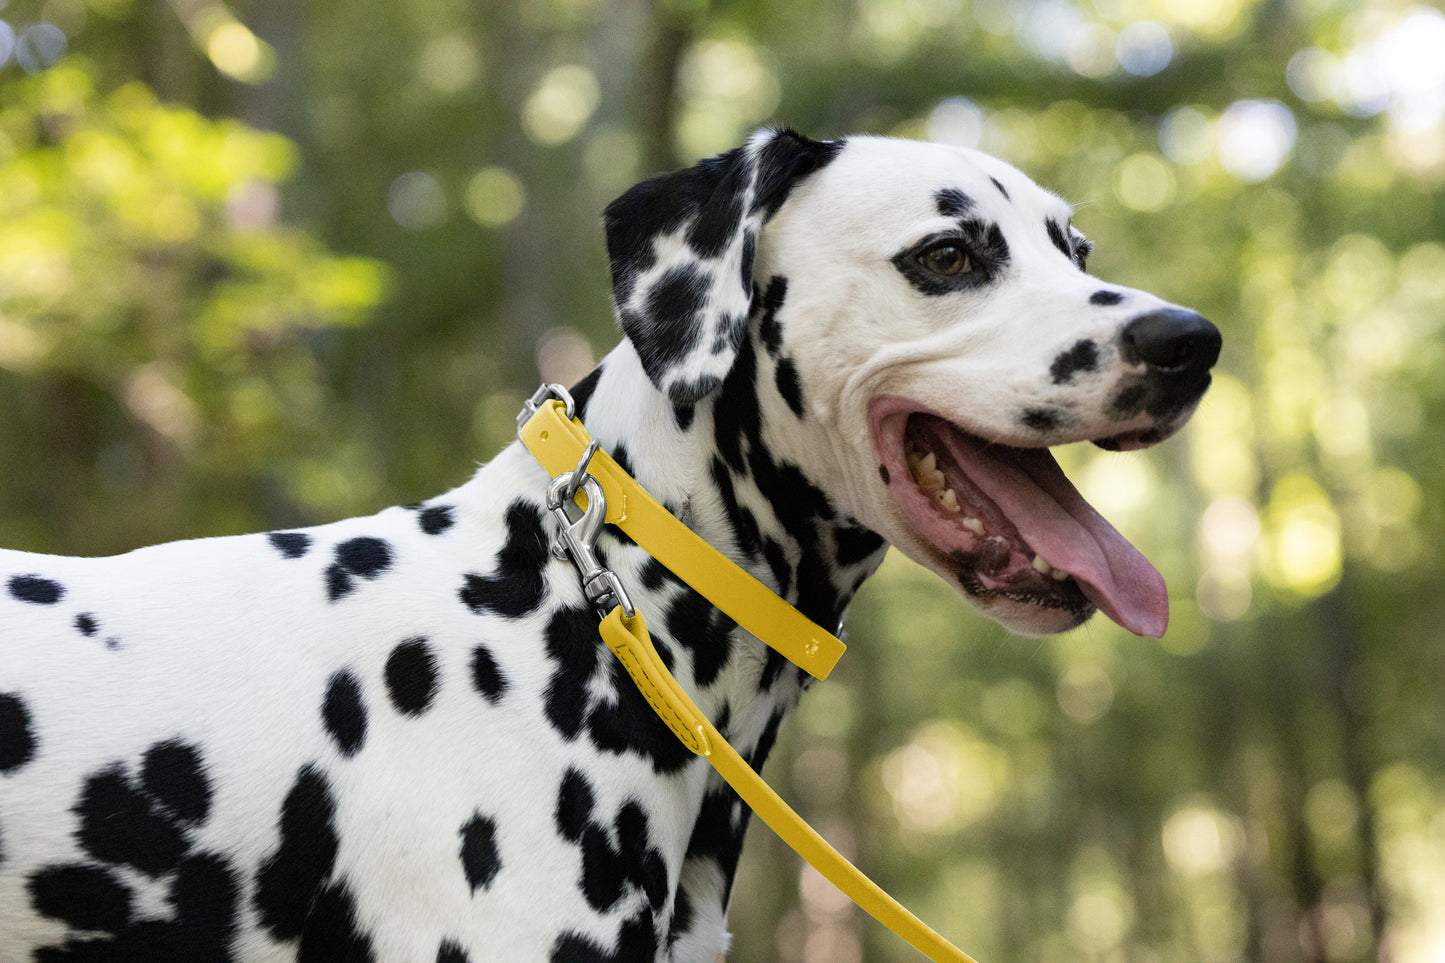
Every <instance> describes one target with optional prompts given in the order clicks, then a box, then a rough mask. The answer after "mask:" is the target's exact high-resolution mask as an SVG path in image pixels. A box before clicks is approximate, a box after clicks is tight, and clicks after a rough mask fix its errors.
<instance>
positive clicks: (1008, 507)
mask: <svg viewBox="0 0 1445 963" xmlns="http://www.w3.org/2000/svg"><path fill="white" fill-rule="evenodd" d="M948 441H949V447H950V448H951V449H953V453H954V456H955V457H956V458H958V460H959V464H960V465H962V466H963V467H964V469H965V470H966V471H967V472H968V477H969V479H970V480H972V481H973V483H974V484H976V485H977V486H978V487H979V488H980V489H982V491H983V492H984V494H986V495H988V497H989V498H991V499H992V500H993V502H994V504H995V505H997V506H998V507H999V510H1000V511H1002V512H1003V513H1004V515H1005V516H1007V518H1008V520H1009V521H1010V522H1013V524H1014V527H1015V528H1017V529H1018V531H1019V534H1020V535H1022V536H1023V538H1024V541H1026V542H1028V543H1029V545H1030V547H1032V548H1033V550H1034V551H1035V552H1036V553H1038V554H1039V555H1042V556H1043V557H1044V558H1045V559H1046V560H1047V561H1048V562H1049V564H1051V565H1053V566H1054V567H1055V568H1061V569H1063V570H1064V571H1066V572H1068V573H1069V574H1070V575H1072V576H1074V579H1075V580H1076V581H1077V582H1078V583H1079V587H1080V588H1081V589H1083V591H1084V595H1085V596H1087V597H1088V599H1089V601H1091V602H1093V603H1094V604H1095V605H1097V606H1098V607H1099V611H1101V612H1103V613H1104V614H1105V615H1107V616H1108V617H1109V618H1111V619H1113V620H1114V621H1115V622H1117V623H1119V624H1120V625H1122V626H1123V627H1124V628H1126V629H1128V630H1129V631H1130V632H1133V633H1135V634H1137V635H1151V636H1154V637H1155V638H1158V637H1159V636H1161V635H1163V634H1164V628H1165V626H1167V625H1168V624H1169V595H1168V592H1167V591H1166V589H1165V587H1164V576H1162V575H1160V574H1159V571H1158V569H1156V568H1155V567H1154V566H1153V565H1150V564H1149V560H1148V559H1147V558H1145V557H1144V556H1143V555H1142V554H1141V553H1140V552H1139V550H1138V549H1137V548H1135V547H1134V546H1133V545H1131V544H1129V540H1128V539H1126V538H1125V537H1124V536H1123V535H1120V534H1119V530H1118V529H1116V528H1115V527H1114V526H1113V525H1110V524H1109V522H1108V520H1107V519H1105V518H1104V516H1102V515H1100V514H1099V513H1098V512H1096V511H1094V506H1092V505H1090V504H1089V503H1088V502H1086V501H1085V500H1084V496H1083V495H1080V494H1079V491H1078V489H1076V488H1075V487H1074V486H1073V483H1071V482H1070V481H1069V479H1068V478H1067V477H1065V475H1064V472H1063V469H1061V468H1059V463H1058V462H1056V461H1054V456H1053V455H1051V454H1049V452H1048V449H1045V448H1006V447H1001V446H997V445H986V444H984V443H982V442H980V441H978V440H976V439H973V438H969V437H967V436H962V435H958V434H952V435H951V436H950V437H949V439H948Z"/></svg>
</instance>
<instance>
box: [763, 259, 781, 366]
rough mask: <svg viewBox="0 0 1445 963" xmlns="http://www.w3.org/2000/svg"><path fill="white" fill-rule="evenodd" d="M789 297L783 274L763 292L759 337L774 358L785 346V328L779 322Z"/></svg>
mask: <svg viewBox="0 0 1445 963" xmlns="http://www.w3.org/2000/svg"><path fill="white" fill-rule="evenodd" d="M787 297H788V279H787V278H785V277H783V276H782V275H781V274H778V275H774V276H773V278H772V280H770V281H769V282H768V289H767V290H766V291H764V292H763V298H762V301H761V303H760V305H759V310H760V311H761V315H760V317H759V320H758V336H759V337H760V338H762V340H763V347H765V348H766V349H767V351H768V354H770V355H772V356H773V357H775V358H776V357H777V356H778V352H779V351H780V350H781V349H782V346H783V326H782V325H781V324H780V323H779V322H778V309H779V308H781V307H782V306H783V302H784V301H785V300H787Z"/></svg>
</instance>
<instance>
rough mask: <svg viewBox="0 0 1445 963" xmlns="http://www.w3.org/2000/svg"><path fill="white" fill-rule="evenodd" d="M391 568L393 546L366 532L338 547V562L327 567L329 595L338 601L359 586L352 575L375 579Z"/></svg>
mask: <svg viewBox="0 0 1445 963" xmlns="http://www.w3.org/2000/svg"><path fill="white" fill-rule="evenodd" d="M390 567H391V546H390V545H389V544H387V543H386V542H385V541H384V540H382V539H380V538H373V537H371V536H369V535H363V536H360V537H358V538H349V539H347V540H346V541H344V542H342V543H341V544H339V545H337V546H336V561H335V562H333V563H332V564H330V565H328V566H327V567H326V597H327V598H328V599H330V600H331V601H332V602H336V601H338V600H340V599H341V598H343V597H344V596H346V595H349V594H350V593H351V592H352V590H353V589H354V588H355V587H356V583H355V581H354V580H353V579H352V577H351V576H353V575H358V576H360V577H361V578H364V579H374V578H376V577H377V576H378V575H380V574H381V573H382V572H384V571H386V570H387V569H388V568H390Z"/></svg>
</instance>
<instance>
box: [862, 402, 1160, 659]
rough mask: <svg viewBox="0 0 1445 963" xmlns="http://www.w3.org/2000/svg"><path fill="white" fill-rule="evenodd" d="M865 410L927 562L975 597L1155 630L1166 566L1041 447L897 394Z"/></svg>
mask: <svg viewBox="0 0 1445 963" xmlns="http://www.w3.org/2000/svg"><path fill="white" fill-rule="evenodd" d="M869 420H870V424H871V427H872V431H873V443H874V447H875V449H876V450H877V453H878V455H879V457H880V458H881V459H882V467H883V469H884V471H883V475H884V477H885V480H886V481H887V482H888V488H889V491H890V493H891V494H892V496H893V499H894V502H895V503H896V504H897V505H898V507H899V509H900V510H901V512H902V513H903V515H904V516H905V517H906V519H907V520H908V521H909V523H910V524H911V525H912V527H913V528H914V530H915V532H916V533H917V535H918V536H919V538H920V539H921V540H922V541H923V542H925V543H926V548H927V551H928V554H929V555H930V556H932V557H931V559H930V560H928V561H926V562H925V564H931V567H933V568H935V569H936V570H938V571H940V572H941V573H944V574H947V575H952V576H953V577H954V578H955V579H956V580H957V581H958V583H959V585H960V586H961V587H962V588H963V590H964V591H965V592H967V593H968V594H969V595H971V596H973V597H974V598H975V599H976V600H978V601H979V602H980V603H987V602H990V601H996V600H1000V599H1002V600H1007V601H1009V602H1012V603H1015V604H1016V606H1025V607H1029V608H1032V609H1034V610H1038V611H1039V614H1040V616H1043V617H1044V618H1043V621H1047V622H1048V623H1049V624H1051V625H1053V624H1059V623H1060V622H1068V623H1069V624H1067V625H1063V626H1062V627H1064V628H1068V627H1072V626H1073V625H1078V624H1080V623H1082V622H1083V621H1085V620H1086V619H1087V618H1088V617H1089V616H1090V615H1092V614H1093V612H1094V610H1095V609H1098V610H1099V611H1101V612H1103V613H1104V614H1105V615H1107V616H1108V617H1109V618H1111V619H1113V620H1114V621H1115V622H1117V623H1118V624H1119V625H1121V626H1123V627H1124V628H1126V629H1128V630H1129V631H1131V632H1134V633H1136V634H1138V635H1149V636H1156V637H1157V636H1160V635H1162V634H1163V633H1164V628H1165V626H1166V625H1167V624H1168V620H1169V602H1168V595H1167V592H1166V590H1165V586H1164V579H1163V576H1161V575H1160V574H1159V572H1158V571H1157V570H1156V569H1155V568H1154V566H1153V565H1151V564H1150V563H1149V561H1148V560H1147V559H1146V558H1144V556H1143V555H1142V554H1141V553H1140V552H1139V550H1138V549H1136V548H1135V547H1134V546H1133V545H1131V544H1130V543H1129V541H1128V540H1127V539H1126V538H1124V536H1123V535H1121V534H1120V533H1119V531H1118V530H1117V529H1115V528H1114V526H1112V525H1111V524H1109V522H1108V521H1107V520H1106V519H1105V518H1104V517H1103V516H1102V515H1100V514H1099V513H1098V512H1097V511H1095V510H1094V508H1093V506H1092V505H1090V504H1089V503H1088V502H1087V501H1086V500H1085V499H1084V497H1083V496H1082V495H1081V494H1079V492H1078V490H1077V489H1076V488H1075V487H1074V486H1073V484H1072V483H1071V482H1070V481H1069V480H1068V478H1067V477H1065V475H1064V473H1063V470H1062V469H1060V468H1059V465H1058V462H1057V461H1055V460H1054V457H1053V455H1052V454H1051V453H1050V452H1049V450H1048V449H1047V448H1014V447H1011V446H1008V445H1002V444H998V443H994V442H990V441H988V440H986V439H984V438H982V437H979V436H977V435H974V434H971V433H969V432H967V431H964V430H963V429H961V428H959V427H958V426H957V425H955V424H953V423H951V422H949V421H948V420H947V419H945V418H943V417H941V416H939V415H936V414H934V413H933V412H931V411H927V410H924V409H921V408H920V407H919V406H918V405H916V404H914V403H912V402H907V401H905V400H904V399H902V398H897V397H889V398H883V399H879V400H878V401H876V402H874V404H873V405H872V406H871V409H870V417H869ZM1044 610H1054V612H1053V615H1052V616H1049V615H1048V613H1047V612H1046V611H1044ZM1054 630H1055V631H1056V630H1057V629H1054Z"/></svg>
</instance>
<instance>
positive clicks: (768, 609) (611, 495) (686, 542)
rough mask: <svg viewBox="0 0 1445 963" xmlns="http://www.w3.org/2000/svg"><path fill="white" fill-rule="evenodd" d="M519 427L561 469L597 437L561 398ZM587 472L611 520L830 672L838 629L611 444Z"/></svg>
mask: <svg viewBox="0 0 1445 963" xmlns="http://www.w3.org/2000/svg"><path fill="white" fill-rule="evenodd" d="M517 434H518V435H519V436H520V437H521V439H522V444H524V445H526V446H527V450H528V451H530V452H531V453H532V455H533V456H534V457H535V458H536V459H537V461H539V462H541V464H542V467H543V468H544V469H546V471H547V474H549V475H552V476H553V477H556V476H557V475H560V474H562V473H563V472H570V471H572V469H573V468H575V467H576V465H577V461H578V459H579V458H581V456H582V453H583V452H584V451H585V450H586V449H587V445H588V444H589V443H590V442H591V441H592V436H590V435H589V434H587V429H585V428H583V427H582V422H580V421H578V420H577V419H575V418H573V419H568V418H567V417H566V414H565V407H564V405H563V403H562V402H560V401H555V400H554V401H548V402H544V403H543V404H541V405H539V406H538V407H537V412H536V414H534V415H532V417H531V418H530V419H528V420H527V421H526V423H525V424H523V425H521V426H520V427H519V428H518V430H517ZM587 473H588V474H590V475H592V477H594V478H596V479H597V481H598V482H599V483H600V484H601V485H602V493H603V494H604V495H605V496H607V521H609V522H611V523H612V524H614V525H616V526H617V527H618V528H620V529H622V530H623V531H624V532H626V533H627V534H628V536H630V537H631V538H632V540H633V541H635V542H636V543H637V544H638V545H641V546H642V547H643V548H644V549H646V550H647V552H648V553H649V554H651V555H652V557H653V558H655V559H657V560H658V561H659V562H661V563H662V564H663V565H665V566H667V568H668V569H669V570H670V571H671V572H672V574H674V575H676V576H677V577H678V578H680V579H682V581H683V582H685V583H687V584H688V585H690V586H692V587H693V589H695V590H696V591H698V592H700V593H701V594H702V595H703V596H704V597H705V598H706V599H707V600H708V601H709V602H711V603H712V604H713V605H716V606H717V607H718V608H719V609H721V610H722V611H723V612H724V613H726V615H727V617H728V618H730V619H732V620H733V621H734V622H736V623H737V624H738V625H741V626H742V627H743V628H745V629H747V630H748V631H749V632H751V633H752V634H753V635H755V636H757V637H758V638H760V639H762V640H763V641H764V642H766V643H767V644H768V645H770V646H772V647H773V648H774V649H776V650H777V651H778V652H779V653H780V654H781V655H783V656H784V657H785V658H786V659H787V660H788V661H789V662H791V663H793V664H794V665H796V666H798V667H800V668H802V669H804V670H806V671H807V672H808V673H809V674H811V675H813V676H815V677H816V678H819V679H826V678H828V673H829V672H832V671H833V666H834V665H835V664H836V663H837V661H838V659H839V658H841V657H842V655H843V650H844V649H845V648H847V647H846V646H845V645H843V643H842V641H840V640H839V639H838V637H837V636H835V635H834V634H833V633H831V632H829V631H828V630H827V629H824V628H822V627H821V626H819V625H817V624H816V623H814V622H813V621H812V620H811V619H809V618H808V617H807V616H805V615H803V613H801V612H799V611H798V610H797V609H795V608H793V607H792V606H791V605H789V604H788V603H787V602H785V601H783V600H782V599H781V598H779V597H778V596H777V595H775V594H774V593H773V592H772V591H771V590H770V589H769V588H768V587H767V586H766V585H764V584H763V583H762V582H759V581H758V580H757V579H755V578H753V577H752V576H751V575H749V574H748V573H747V572H745V571H743V570H742V569H741V568H739V567H738V566H736V565H734V564H733V563H732V562H731V561H729V560H728V558H727V557H726V556H724V555H723V554H722V553H721V552H719V551H718V550H717V549H715V548H713V547H712V546H711V545H709V544H708V543H707V542H705V541H703V540H702V539H701V538H700V537H699V536H698V535H697V533H695V532H694V531H693V530H692V529H690V528H688V527H687V526H686V525H684V524H683V523H682V522H680V521H678V520H677V518H676V517H674V516H673V515H672V513H671V512H669V511H668V510H667V509H666V508H663V507H662V505H661V504H660V503H659V502H658V501H657V499H655V498H653V497H652V496H651V495H649V494H648V493H647V489H645V488H643V487H642V486H641V485H639V484H638V483H637V481H636V479H634V478H633V477H632V476H631V475H629V474H628V473H627V472H625V471H623V470H622V467H621V466H620V465H618V464H617V462H616V461H614V460H613V458H612V456H611V455H609V454H607V452H605V451H599V452H597V454H596V455H594V456H593V458H592V461H591V462H590V463H589V465H588V468H587Z"/></svg>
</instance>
